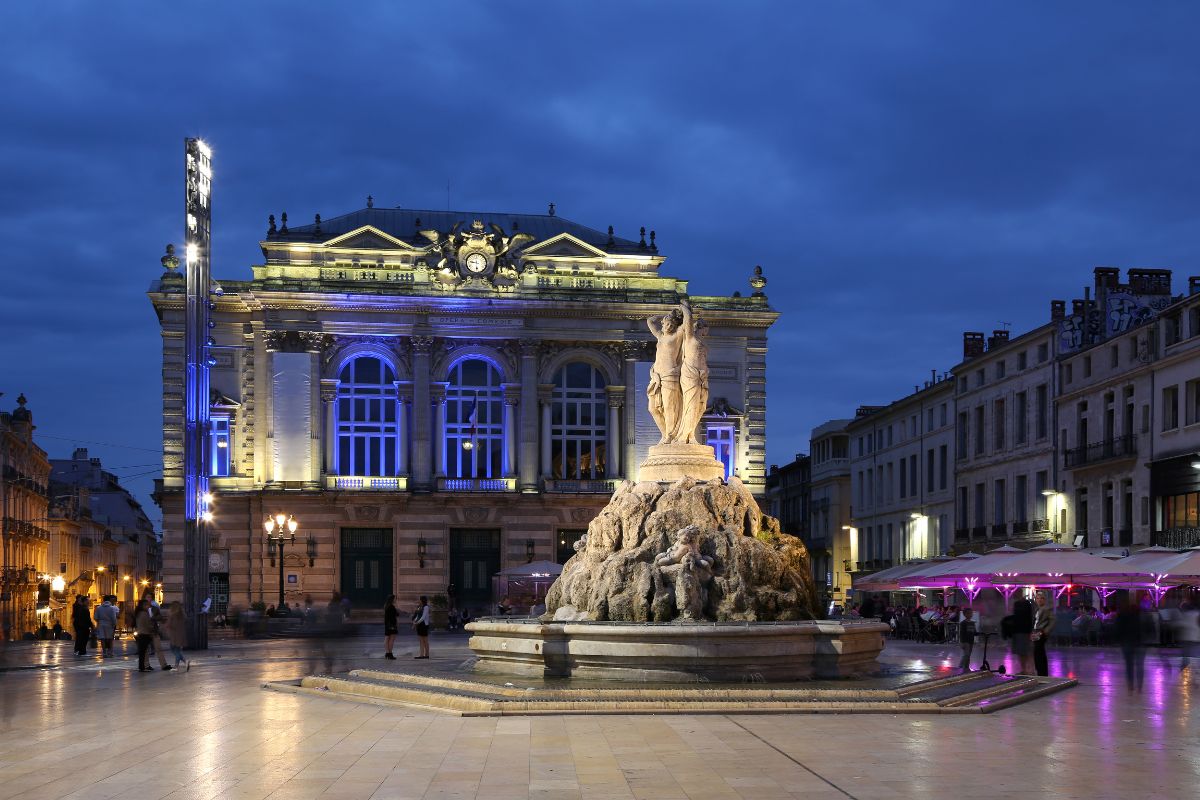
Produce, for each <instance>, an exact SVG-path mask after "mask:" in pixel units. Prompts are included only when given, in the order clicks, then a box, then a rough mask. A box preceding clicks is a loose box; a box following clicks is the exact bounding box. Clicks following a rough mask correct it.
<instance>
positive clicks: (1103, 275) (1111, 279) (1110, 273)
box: [1092, 267, 1121, 297]
mask: <svg viewBox="0 0 1200 800" xmlns="http://www.w3.org/2000/svg"><path fill="white" fill-rule="evenodd" d="M1092 274H1093V275H1094V276H1095V280H1096V296H1097V297H1099V296H1100V292H1101V291H1102V290H1104V289H1107V290H1108V291H1110V292H1111V291H1115V290H1116V288H1117V285H1118V284H1120V283H1121V270H1119V269H1117V268H1116V267H1096V269H1094V270H1093V271H1092Z"/></svg>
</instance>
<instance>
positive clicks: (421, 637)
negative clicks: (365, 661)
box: [383, 594, 432, 661]
mask: <svg viewBox="0 0 1200 800" xmlns="http://www.w3.org/2000/svg"><path fill="white" fill-rule="evenodd" d="M431 622H432V612H431V611H430V608H429V598H428V597H426V596H425V595H421V602H420V603H419V604H418V605H417V609H416V611H414V612H413V615H412V626H413V630H414V631H416V634H417V655H415V656H413V658H414V659H420V658H429V625H430V623H431ZM399 633H400V609H398V608H396V595H394V594H392V595H388V599H387V600H386V601H385V602H384V604H383V646H384V651H385V652H384V654H383V657H384V658H386V659H389V660H392V661H395V660H396V656H394V655H393V654H392V646H393V645H394V644H395V642H396V636H397V635H398V634H399Z"/></svg>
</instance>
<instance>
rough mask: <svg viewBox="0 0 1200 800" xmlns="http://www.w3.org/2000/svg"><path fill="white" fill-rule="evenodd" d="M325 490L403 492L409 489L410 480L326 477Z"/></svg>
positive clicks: (391, 477) (366, 476) (371, 477)
mask: <svg viewBox="0 0 1200 800" xmlns="http://www.w3.org/2000/svg"><path fill="white" fill-rule="evenodd" d="M325 488H326V489H336V490H338V491H376V492H403V491H407V489H408V478H407V477H405V476H403V475H399V476H396V475H393V476H388V477H382V476H378V475H326V476H325Z"/></svg>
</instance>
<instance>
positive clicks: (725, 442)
mask: <svg viewBox="0 0 1200 800" xmlns="http://www.w3.org/2000/svg"><path fill="white" fill-rule="evenodd" d="M705 441H707V442H708V445H709V446H710V447H712V449H713V451H714V452H715V453H716V455H717V461H720V462H721V463H722V464H723V465H724V466H725V477H726V478H729V477H731V476H732V475H733V466H734V458H733V454H734V449H733V444H734V436H733V424H732V423H725V422H721V423H713V422H710V423H708V432H707V433H706V434H705ZM860 474H861V473H860ZM860 483H861V481H860Z"/></svg>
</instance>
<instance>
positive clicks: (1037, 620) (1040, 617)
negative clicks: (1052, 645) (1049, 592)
mask: <svg viewBox="0 0 1200 800" xmlns="http://www.w3.org/2000/svg"><path fill="white" fill-rule="evenodd" d="M1053 630H1054V614H1053V613H1051V611H1050V604H1049V603H1047V602H1046V595H1045V594H1044V593H1042V592H1039V593H1038V596H1037V612H1036V613H1035V614H1034V617H1033V632H1032V633H1031V634H1030V639H1031V641H1032V642H1033V668H1034V671H1035V672H1036V673H1037V674H1038V675H1040V676H1042V677H1043V678H1044V677H1046V676H1048V675H1049V674H1050V663H1049V661H1048V660H1047V659H1046V642H1047V641H1049V640H1050V632H1051V631H1053Z"/></svg>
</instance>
